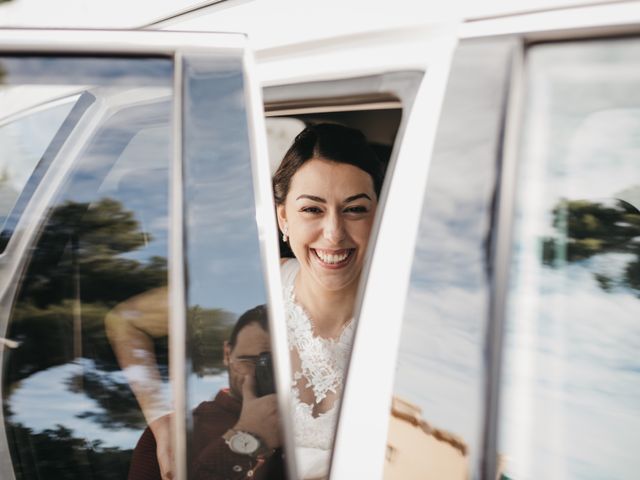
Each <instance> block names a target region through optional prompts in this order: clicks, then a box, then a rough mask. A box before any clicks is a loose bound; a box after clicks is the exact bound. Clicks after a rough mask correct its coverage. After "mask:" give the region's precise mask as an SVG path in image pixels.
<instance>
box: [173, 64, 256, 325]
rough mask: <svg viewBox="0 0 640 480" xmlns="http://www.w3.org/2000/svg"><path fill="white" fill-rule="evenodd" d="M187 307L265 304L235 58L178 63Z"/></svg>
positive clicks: (241, 87)
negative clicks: (182, 74)
mask: <svg viewBox="0 0 640 480" xmlns="http://www.w3.org/2000/svg"><path fill="white" fill-rule="evenodd" d="M184 71H185V75H186V76H187V79H186V81H185V85H186V86H185V88H186V91H185V110H186V117H185V129H186V130H185V132H186V135H185V199H186V202H187V210H186V215H187V228H188V235H187V263H188V271H189V304H190V305H196V304H199V305H202V306H207V307H215V308H223V309H225V310H227V311H231V312H233V313H235V314H237V315H240V314H242V313H243V312H244V311H246V310H248V309H249V308H252V307H254V306H256V305H259V304H263V303H265V302H266V296H265V286H264V277H263V274H262V268H261V259H260V252H259V245H258V231H257V226H256V218H255V215H256V212H255V200H254V192H253V179H252V173H251V155H250V144H249V133H248V125H247V112H246V110H245V104H244V80H243V74H242V64H241V62H240V59H239V58H231V59H225V58H222V57H221V58H216V59H214V60H212V59H211V58H206V57H200V56H188V57H186V58H185V66H184Z"/></svg>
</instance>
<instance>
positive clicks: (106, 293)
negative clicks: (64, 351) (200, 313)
mask: <svg viewBox="0 0 640 480" xmlns="http://www.w3.org/2000/svg"><path fill="white" fill-rule="evenodd" d="M149 240H150V236H149V234H147V233H145V232H142V231H141V230H140V228H139V223H138V221H137V220H136V219H135V217H134V215H133V212H131V211H128V210H125V209H124V208H123V207H122V204H121V203H120V202H118V201H115V200H112V199H109V198H104V199H102V200H100V201H99V202H97V203H94V204H91V205H90V204H88V203H75V202H66V203H65V204H63V205H61V206H59V207H57V208H56V209H55V210H54V211H53V212H52V214H51V216H50V219H49V222H48V224H47V227H46V229H45V230H44V232H43V233H42V236H41V238H40V241H39V244H38V248H37V249H36V250H35V251H34V252H33V257H32V260H31V265H30V272H29V275H27V277H26V278H25V281H24V284H23V290H22V294H21V296H22V298H24V299H29V301H30V302H32V303H34V304H35V305H38V306H40V307H44V306H47V305H50V304H52V303H61V302H62V301H63V300H64V299H66V298H69V297H70V296H72V297H74V296H75V295H70V294H69V291H70V289H72V288H73V286H74V281H76V280H80V281H81V286H82V291H81V292H80V294H81V298H82V301H83V302H84V303H92V302H100V303H102V304H115V303H117V302H120V301H123V300H125V299H127V298H130V297H131V296H133V295H136V294H138V293H141V292H144V291H147V290H150V289H151V288H154V287H158V286H161V285H165V284H166V282H167V268H166V259H165V258H162V257H153V258H151V259H150V261H149V262H147V263H143V262H140V261H138V260H133V259H129V258H122V257H121V255H122V254H124V253H129V252H133V251H135V250H138V249H139V248H140V247H142V246H143V245H145V241H149ZM78 276H79V278H78Z"/></svg>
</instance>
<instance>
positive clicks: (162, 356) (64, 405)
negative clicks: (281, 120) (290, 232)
mask: <svg viewBox="0 0 640 480" xmlns="http://www.w3.org/2000/svg"><path fill="white" fill-rule="evenodd" d="M252 68H253V67H252V62H251V54H250V52H249V51H248V49H247V47H246V43H245V39H244V37H243V36H241V35H234V34H190V33H185V32H181V33H179V34H178V33H172V32H141V31H136V32H128V31H118V32H115V31H71V30H58V31H47V30H39V31H29V30H6V31H2V32H0V78H1V79H2V81H1V85H0V91H1V94H0V104H1V105H2V106H1V107H0V112H2V117H3V118H2V120H1V121H0V143H1V144H2V146H1V147H0V148H1V149H2V155H3V159H2V164H1V167H0V168H2V174H1V175H0V198H1V199H2V203H1V204H0V205H1V206H0V209H2V214H1V216H0V221H1V222H2V227H1V228H2V234H1V237H2V246H1V250H2V251H1V253H0V340H1V341H0V352H1V358H0V366H1V368H0V370H1V372H2V378H1V382H0V384H1V389H2V401H3V409H2V414H1V418H2V422H0V476H1V477H2V478H6V479H12V478H25V479H26V478H96V479H98V478H101V479H102V478H105V479H106V478H126V476H127V472H128V469H129V466H130V463H131V455H132V450H133V448H134V447H135V445H136V443H137V441H138V439H139V438H140V436H141V434H142V432H143V430H144V429H145V427H146V425H147V424H150V423H153V421H154V420H157V419H158V418H162V416H163V415H166V414H168V413H172V415H171V416H170V417H169V418H170V421H171V422H172V429H171V443H170V444H168V445H171V447H170V448H172V449H173V452H174V454H175V462H176V463H175V467H174V475H175V478H186V476H187V470H188V462H187V460H186V459H187V457H188V456H189V452H190V450H189V448H190V447H189V445H190V442H191V433H192V424H191V411H192V409H193V408H194V407H195V406H197V405H198V404H199V403H201V402H203V401H206V400H210V399H211V398H212V397H213V396H214V395H215V394H216V392H217V391H218V390H219V389H221V388H223V387H226V385H227V378H226V368H225V367H224V365H223V363H222V346H223V342H224V340H226V338H227V335H228V333H229V331H230V328H231V327H232V326H233V323H234V322H235V320H236V319H237V318H238V316H239V315H240V314H241V313H242V312H244V311H245V310H248V309H250V308H252V307H254V306H256V305H260V304H268V305H269V309H270V312H271V316H277V317H282V313H281V312H282V306H281V303H282V302H281V295H280V291H281V288H280V278H279V272H278V270H277V265H278V253H277V242H276V238H277V235H276V227H275V218H274V215H273V212H274V208H273V201H272V195H271V184H270V175H269V167H268V160H267V156H266V143H265V139H264V137H265V135H264V126H263V120H262V103H261V101H260V92H259V90H258V89H257V87H256V85H255V82H254V79H253V77H252V75H253V74H252ZM267 265H270V267H267ZM276 292H277V293H276ZM277 328H278V327H276V329H277ZM283 381H286V380H284V379H283ZM280 389H281V390H283V391H286V388H284V387H281V388H280Z"/></svg>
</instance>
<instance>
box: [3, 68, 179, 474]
mask: <svg viewBox="0 0 640 480" xmlns="http://www.w3.org/2000/svg"><path fill="white" fill-rule="evenodd" d="M49 61H50V59H46V61H45V63H47V62H49ZM33 62H34V63H38V62H37V60H33ZM105 62H106V63H109V61H108V60H105ZM63 63H64V62H63ZM91 63H92V62H91V61H87V62H86V65H82V66H81V65H77V64H75V66H76V71H75V73H82V70H83V68H91V65H90V64H91ZM117 66H119V67H121V68H122V67H124V68H123V69H124V71H125V72H128V73H131V74H132V75H134V76H135V75H136V74H140V78H138V79H137V81H131V79H129V81H125V83H128V85H126V86H123V87H121V88H120V89H117V88H116V89H113V90H112V91H107V90H105V89H104V88H102V87H101V86H96V87H93V88H92V89H91V91H92V93H91V94H92V95H94V96H95V97H96V98H99V99H100V102H102V103H103V105H109V104H110V108H109V107H107V108H94V109H93V110H92V111H90V112H88V115H90V116H91V119H92V120H93V121H94V122H96V123H97V124H99V127H98V128H96V129H95V130H94V131H93V132H92V134H91V135H90V139H89V140H88V141H87V143H86V145H82V144H80V145H77V146H76V147H80V148H81V151H80V153H79V154H78V156H77V157H76V158H75V159H74V161H73V165H72V167H71V168H70V170H69V172H68V174H67V175H65V180H64V182H63V183H62V185H61V186H60V187H59V189H58V193H57V194H56V195H55V197H54V198H53V199H52V201H50V202H49V203H48V206H47V209H46V211H45V218H44V219H43V220H42V224H41V225H40V227H39V231H38V235H37V238H36V239H35V241H34V243H33V244H32V246H31V252H32V254H31V255H30V256H29V258H28V260H27V264H26V265H25V267H24V270H23V272H22V274H21V275H19V276H16V282H18V283H19V286H18V289H17V296H16V299H15V301H14V303H13V305H12V308H11V311H10V313H9V315H8V317H7V318H6V319H3V328H4V329H5V330H4V332H3V338H4V339H5V348H4V353H3V358H2V375H3V376H2V392H3V408H4V412H5V415H4V430H5V432H6V438H8V439H9V445H8V446H9V451H10V454H11V460H12V463H13V469H14V474H15V475H16V476H17V477H19V478H42V477H48V478H56V477H60V476H61V475H65V476H67V478H125V477H126V475H127V471H128V467H129V461H130V456H131V450H132V449H133V447H134V446H135V444H136V442H137V440H138V438H139V436H140V433H141V431H142V430H143V429H144V427H145V426H146V422H145V418H144V416H143V415H142V412H141V409H140V407H139V406H138V403H137V401H136V398H135V396H134V395H133V393H132V390H131V388H130V386H129V384H130V381H131V378H130V377H131V375H130V374H128V372H126V371H125V370H124V369H122V368H121V366H120V365H119V363H118V361H117V358H116V356H115V355H114V349H113V347H112V345H111V342H110V341H109V336H108V334H107V329H106V328H105V317H106V315H107V313H108V312H109V309H110V308H112V307H113V306H114V305H116V304H117V303H118V302H121V301H123V300H125V299H127V298H130V297H134V296H136V295H139V294H140V293H142V292H144V291H147V290H149V289H162V288H166V285H167V237H168V235H167V231H168V200H167V199H168V167H169V158H170V153H171V150H170V135H169V132H170V118H171V112H172V110H171V103H170V102H169V101H168V97H169V96H170V95H171V90H172V87H171V80H172V77H171V73H172V69H171V62H170V61H168V60H156V63H155V64H154V65H153V67H155V70H156V72H157V73H158V74H159V78H158V77H155V78H154V79H148V81H149V83H150V84H155V87H152V88H155V89H156V91H155V92H154V95H151V97H152V98H153V100H151V101H150V100H147V101H146V102H144V103H143V104H142V105H136V98H137V97H136V96H135V95H134V96H130V97H129V101H128V102H124V104H122V103H120V102H119V98H118V96H119V95H120V96H121V97H120V100H122V97H125V98H126V97H127V95H131V90H132V89H135V88H140V86H139V84H140V83H143V82H144V81H145V80H147V79H146V78H145V77H146V76H147V74H145V73H141V72H140V70H139V68H137V66H136V64H135V62H133V63H131V64H127V63H126V62H125V63H124V64H123V63H119V62H118V65H117ZM117 66H116V65H111V67H117ZM7 70H9V71H11V65H9V66H8V67H7ZM78 70H79V71H80V72H78ZM123 75H124V76H126V73H124V74H123ZM21 80H23V81H24V80H27V79H25V78H21ZM59 80H60V79H57V80H56V81H59ZM158 83H164V86H158ZM147 93H148V92H147ZM67 133H68V134H69V137H70V138H66V139H64V141H68V142H71V141H73V140H74V138H76V137H74V134H73V132H71V133H69V132H67ZM64 141H63V143H64ZM67 148H69V146H68V147H67ZM65 151H66V152H68V151H69V150H68V149H67V150H65ZM59 161H61V159H59V158H57V159H55V162H59ZM10 253H11V252H10ZM158 308H159V309H162V308H163V307H162V304H160V305H159V306H158ZM164 308H165V310H166V302H165V305H164ZM165 318H166V315H165ZM5 322H6V323H5ZM166 343H167V342H166V338H165V339H164V340H163V339H162V338H158V339H157V340H156V345H155V349H154V353H155V356H156V358H157V362H158V365H159V368H158V371H159V374H160V376H161V378H162V379H163V384H164V385H166V382H167V379H168V372H167V356H168V349H167V345H166ZM138 375H144V371H142V372H138ZM160 390H161V391H160V392H159V394H158V398H157V400H158V402H164V403H165V408H167V409H170V403H169V397H168V395H167V390H168V389H167V388H164V387H163V388H161V389H160ZM63 472H64V473H63Z"/></svg>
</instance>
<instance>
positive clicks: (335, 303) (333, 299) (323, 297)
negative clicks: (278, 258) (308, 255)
mask: <svg viewBox="0 0 640 480" xmlns="http://www.w3.org/2000/svg"><path fill="white" fill-rule="evenodd" d="M354 283H355V285H354V287H352V288H346V289H342V290H339V291H332V290H325V289H322V288H318V287H315V286H310V285H309V283H308V282H304V280H302V279H301V276H300V275H298V277H297V278H296V281H295V294H296V301H297V302H298V303H299V304H300V305H301V306H302V307H303V308H304V309H305V311H306V312H307V313H308V314H309V316H310V317H311V320H312V322H313V325H314V330H315V333H316V335H320V336H323V337H336V336H338V335H340V333H341V332H342V330H343V328H344V325H346V324H347V322H349V320H351V318H353V308H354V303H355V298H356V292H357V287H358V284H357V282H354Z"/></svg>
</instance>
